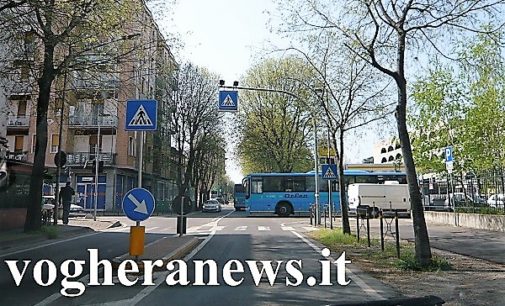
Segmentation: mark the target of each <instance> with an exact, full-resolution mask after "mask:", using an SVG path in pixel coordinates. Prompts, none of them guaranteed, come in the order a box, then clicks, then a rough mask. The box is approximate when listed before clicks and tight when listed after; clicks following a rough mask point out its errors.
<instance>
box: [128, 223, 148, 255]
mask: <svg viewBox="0 0 505 306" xmlns="http://www.w3.org/2000/svg"><path fill="white" fill-rule="evenodd" d="M145 229H146V228H145V226H131V227H130V255H131V256H140V255H142V254H144V236H145Z"/></svg>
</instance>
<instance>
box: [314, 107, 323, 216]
mask: <svg viewBox="0 0 505 306" xmlns="http://www.w3.org/2000/svg"><path fill="white" fill-rule="evenodd" d="M312 123H313V125H314V186H315V190H314V198H315V205H316V218H315V219H316V222H315V223H316V224H317V225H321V211H320V207H319V160H318V152H317V123H316V117H315V116H314V115H312Z"/></svg>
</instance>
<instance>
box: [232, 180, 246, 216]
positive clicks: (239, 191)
mask: <svg viewBox="0 0 505 306" xmlns="http://www.w3.org/2000/svg"><path fill="white" fill-rule="evenodd" d="M233 206H234V207H235V210H236V211H239V210H246V209H247V205H246V204H245V188H244V185H242V184H235V187H234V188H233Z"/></svg>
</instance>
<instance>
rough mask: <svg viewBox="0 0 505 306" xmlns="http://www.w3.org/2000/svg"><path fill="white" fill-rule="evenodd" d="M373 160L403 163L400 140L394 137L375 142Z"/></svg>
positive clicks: (381, 162) (379, 162)
mask: <svg viewBox="0 0 505 306" xmlns="http://www.w3.org/2000/svg"><path fill="white" fill-rule="evenodd" d="M373 161H374V163H376V164H392V163H403V156H402V147H401V145H400V140H399V139H397V138H395V137H393V138H391V139H389V140H385V141H381V142H379V143H377V144H375V147H374V151H373Z"/></svg>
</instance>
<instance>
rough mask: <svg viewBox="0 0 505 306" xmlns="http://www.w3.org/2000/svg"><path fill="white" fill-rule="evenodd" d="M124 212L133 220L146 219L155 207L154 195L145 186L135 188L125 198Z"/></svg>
mask: <svg viewBox="0 0 505 306" xmlns="http://www.w3.org/2000/svg"><path fill="white" fill-rule="evenodd" d="M122 204H123V212H124V214H125V215H126V216H127V217H128V218H129V219H130V220H132V221H139V222H140V221H144V220H146V219H147V218H149V217H150V216H151V215H152V213H153V211H154V207H155V201H154V197H153V195H152V194H151V193H150V192H149V190H147V189H144V188H134V189H132V190H130V191H128V192H127V193H126V194H125V196H124V198H123V203H122Z"/></svg>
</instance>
